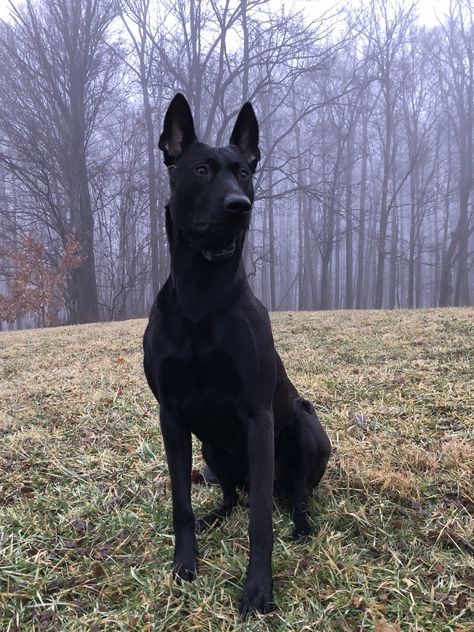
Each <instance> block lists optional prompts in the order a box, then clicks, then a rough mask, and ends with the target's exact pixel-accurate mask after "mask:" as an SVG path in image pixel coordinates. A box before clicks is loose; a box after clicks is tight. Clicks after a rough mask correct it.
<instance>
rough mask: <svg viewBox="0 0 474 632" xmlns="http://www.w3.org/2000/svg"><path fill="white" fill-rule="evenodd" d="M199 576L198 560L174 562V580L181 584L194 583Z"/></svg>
mask: <svg viewBox="0 0 474 632" xmlns="http://www.w3.org/2000/svg"><path fill="white" fill-rule="evenodd" d="M196 574H197V564H196V560H194V561H193V560H187V561H184V560H174V562H173V578H174V580H175V581H176V582H177V583H178V584H180V583H181V582H182V581H185V582H192V581H193V579H194V578H195V577H196Z"/></svg>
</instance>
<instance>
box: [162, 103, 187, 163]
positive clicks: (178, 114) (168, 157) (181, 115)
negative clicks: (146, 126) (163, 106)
mask: <svg viewBox="0 0 474 632" xmlns="http://www.w3.org/2000/svg"><path fill="white" fill-rule="evenodd" d="M196 140H197V138H196V132H195V131H194V121H193V115H192V113H191V108H190V107H189V103H188V102H187V101H186V98H185V97H184V96H183V95H182V94H180V93H179V92H178V94H177V95H176V96H175V97H174V99H173V100H172V101H171V103H170V105H169V107H168V110H167V111H166V115H165V122H164V124H163V132H162V134H161V136H160V140H159V142H158V147H159V148H160V149H161V151H162V152H163V155H164V163H165V165H166V166H167V167H169V166H171V165H173V164H174V163H175V162H176V160H177V159H178V158H179V157H180V156H181V154H182V153H183V151H184V150H185V149H186V147H188V146H189V145H191V144H192V143H194V142H196Z"/></svg>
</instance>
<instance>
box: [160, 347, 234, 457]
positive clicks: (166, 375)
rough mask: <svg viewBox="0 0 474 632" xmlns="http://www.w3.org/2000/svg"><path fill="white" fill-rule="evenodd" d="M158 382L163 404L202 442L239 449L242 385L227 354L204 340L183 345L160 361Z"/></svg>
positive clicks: (232, 449) (230, 357)
mask: <svg viewBox="0 0 474 632" xmlns="http://www.w3.org/2000/svg"><path fill="white" fill-rule="evenodd" d="M160 382H161V392H162V395H163V399H164V401H165V402H166V404H167V405H170V406H171V408H172V409H173V410H174V411H176V413H177V418H178V419H179V421H180V423H183V424H184V425H185V426H186V427H187V428H189V430H191V432H193V433H194V434H195V435H196V436H197V437H198V438H199V439H201V441H205V442H206V443H210V444H211V445H214V446H216V447H222V448H226V449H230V450H231V451H234V449H235V450H236V451H240V450H241V449H242V447H243V445H244V443H245V439H244V424H243V421H242V420H243V414H242V410H243V406H242V384H241V379H240V376H239V374H238V371H237V368H236V365H235V362H234V361H233V358H232V356H231V355H230V354H228V353H227V352H225V351H223V350H221V349H219V348H218V347H217V346H216V345H215V344H214V343H213V342H212V341H209V340H207V339H195V340H190V341H186V343H185V344H183V346H182V347H181V348H180V349H179V353H176V354H173V355H169V356H168V357H166V358H164V359H163V361H162V364H161V371H160Z"/></svg>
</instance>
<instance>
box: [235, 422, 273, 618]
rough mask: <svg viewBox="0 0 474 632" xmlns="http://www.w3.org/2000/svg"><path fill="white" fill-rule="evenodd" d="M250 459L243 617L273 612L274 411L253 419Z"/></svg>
mask: <svg viewBox="0 0 474 632" xmlns="http://www.w3.org/2000/svg"><path fill="white" fill-rule="evenodd" d="M248 459H249V471H250V515H249V540H250V557H249V563H248V567H247V576H246V579H245V586H244V592H243V595H242V600H241V602H240V612H241V614H244V615H246V614H248V613H249V612H252V611H256V612H263V613H265V612H269V611H270V610H271V609H272V605H273V599H272V549H273V526H272V508H273V470H274V444H273V412H272V411H271V410H264V411H261V412H260V413H259V414H258V415H256V416H255V417H253V418H251V419H250V420H249V428H248Z"/></svg>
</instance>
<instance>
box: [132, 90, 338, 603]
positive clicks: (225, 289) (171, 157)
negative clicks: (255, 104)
mask: <svg viewBox="0 0 474 632" xmlns="http://www.w3.org/2000/svg"><path fill="white" fill-rule="evenodd" d="M159 147H160V149H161V150H162V151H163V153H164V161H165V164H166V165H167V166H168V167H169V176H170V187H171V198H170V201H169V204H168V206H167V208H166V229H167V235H168V241H169V246H170V253H171V273H170V276H169V278H168V280H167V281H166V283H165V285H164V286H163V288H162V289H161V290H160V292H159V294H158V296H157V298H156V301H155V303H154V305H153V307H152V310H151V314H150V321H149V324H148V326H147V329H146V331H145V336H144V341H143V344H144V351H145V357H144V367H145V373H146V377H147V380H148V384H149V386H150V388H151V390H152V391H153V393H154V395H155V397H156V398H157V400H158V401H159V403H160V424H161V429H162V433H163V439H164V444H165V450H166V456H167V460H168V466H169V472H170V478H171V488H172V497H173V527H174V533H175V551H174V561H173V572H174V575H175V577H176V578H177V579H187V580H192V579H193V577H194V575H195V573H196V560H197V544H196V531H198V532H199V531H202V530H204V529H205V528H207V527H209V526H211V525H212V524H213V523H216V522H218V521H219V520H221V519H222V518H223V517H225V516H228V515H229V514H230V513H231V511H232V509H233V507H235V505H236V504H237V501H238V496H237V489H238V488H239V487H243V486H248V487H249V490H250V503H249V505H250V510H249V539H250V555H249V563H248V568H247V575H246V580H245V586H244V591H243V595H242V599H241V603H240V611H241V612H242V613H243V614H246V613H248V612H250V611H258V612H268V611H269V610H270V609H271V607H272V572H271V556H272V547H273V531H272V503H273V499H272V496H273V492H275V493H276V494H277V496H279V497H282V498H284V499H285V501H286V502H287V504H288V505H289V507H290V511H291V515H292V519H293V521H294V536H295V537H300V536H304V535H308V534H310V533H311V532H312V528H311V526H310V523H309V521H308V513H307V510H308V500H309V496H310V494H311V491H312V490H313V488H314V487H315V486H316V485H317V484H318V482H319V480H320V479H321V477H322V475H323V474H324V471H325V469H326V464H327V461H328V458H329V454H330V443H329V439H328V437H327V435H326V433H325V431H324V430H323V428H322V426H321V424H320V422H319V420H318V418H317V416H316V414H315V411H314V408H313V406H312V405H311V404H310V402H308V401H307V400H305V399H303V398H301V397H298V393H297V391H296V389H295V387H294V386H293V384H292V383H291V382H290V380H289V379H288V377H287V375H286V372H285V369H284V367H283V364H282V362H281V360H280V357H279V356H278V353H277V352H276V350H275V347H274V344H273V337H272V331H271V327H270V321H269V317H268V312H267V310H266V309H265V307H264V306H263V305H262V304H261V303H260V301H259V300H258V299H257V298H256V297H255V296H254V294H253V293H252V290H251V289H250V286H249V284H248V282H247V277H246V274H245V271H244V266H243V263H242V248H243V245H244V238H245V233H246V231H247V229H248V227H249V221H250V211H251V205H252V202H253V197H254V193H253V187H252V174H253V172H254V171H255V169H256V166H257V163H258V160H259V158H260V151H259V148H258V124H257V120H256V118H255V114H254V111H253V108H252V106H251V105H250V103H246V104H245V105H244V106H243V107H242V109H241V111H240V113H239V115H238V117H237V120H236V123H235V127H234V130H233V132H232V135H231V138H230V145H229V146H227V147H210V146H208V145H206V144H203V143H200V142H198V141H197V139H196V135H195V132H194V123H193V118H192V114H191V111H190V109H189V105H188V103H187V101H186V99H185V98H184V97H183V96H182V95H181V94H177V95H176V96H175V98H174V99H173V101H172V102H171V104H170V106H169V108H168V111H167V113H166V117H165V121H164V129H163V133H162V134H161V137H160V141H159ZM191 433H193V434H194V435H196V436H197V437H198V438H199V439H200V440H201V442H202V453H203V456H204V459H205V461H206V462H207V464H208V465H209V467H210V468H211V470H212V471H213V472H214V474H215V475H216V477H217V478H218V480H219V483H220V485H221V487H222V492H223V501H222V505H221V506H219V507H218V508H216V509H215V510H214V511H212V512H211V513H210V514H209V515H207V516H205V517H204V518H202V519H201V520H199V521H197V522H196V521H195V519H194V514H193V510H192V506H191V490H190V486H191V459H192V455H191Z"/></svg>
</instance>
